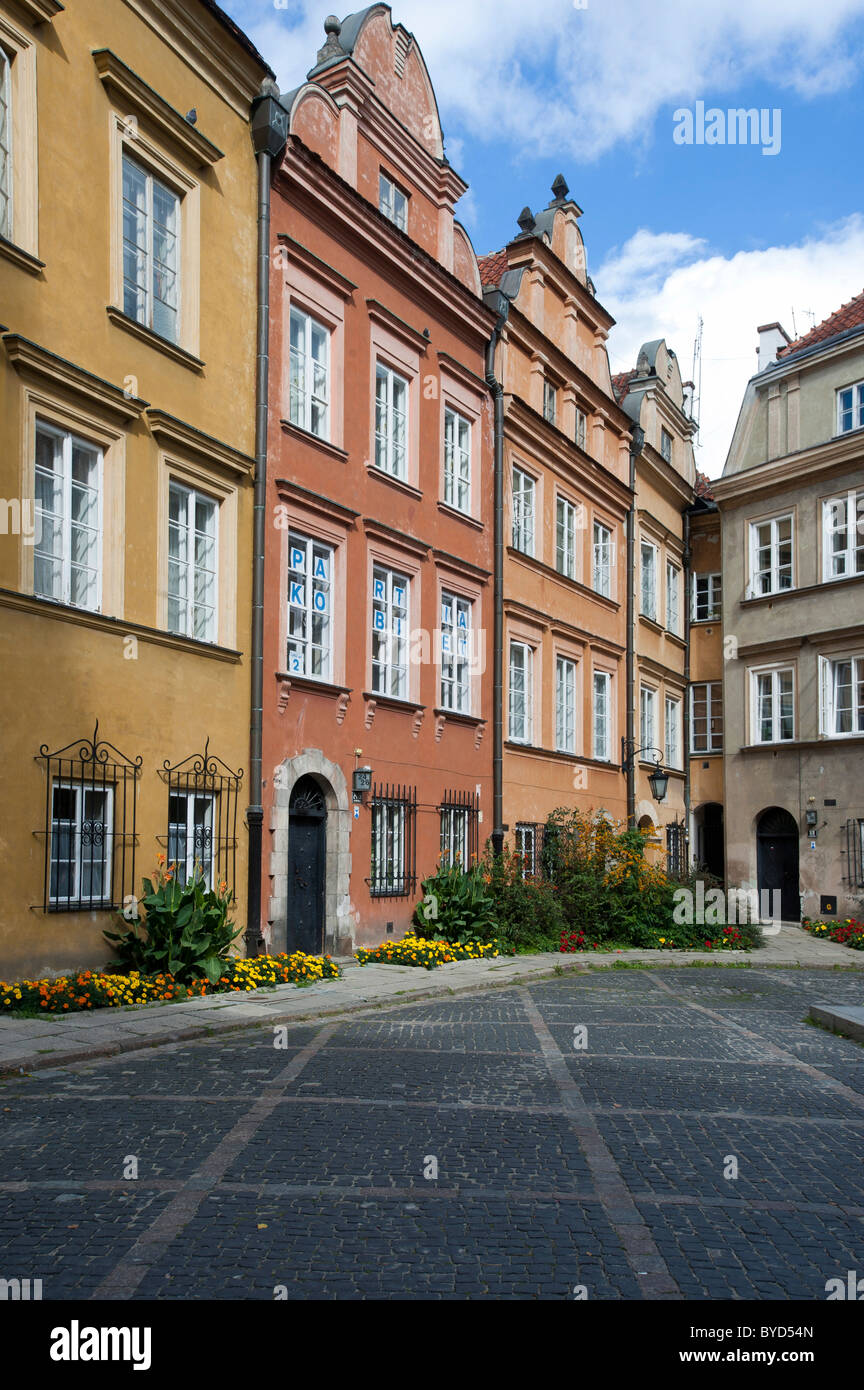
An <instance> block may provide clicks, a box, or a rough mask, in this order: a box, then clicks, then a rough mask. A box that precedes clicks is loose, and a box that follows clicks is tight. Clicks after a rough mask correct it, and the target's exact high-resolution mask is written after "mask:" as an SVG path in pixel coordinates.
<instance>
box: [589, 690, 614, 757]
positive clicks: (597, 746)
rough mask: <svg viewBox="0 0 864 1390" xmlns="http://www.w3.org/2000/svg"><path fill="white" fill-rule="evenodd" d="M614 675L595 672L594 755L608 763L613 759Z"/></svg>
mask: <svg viewBox="0 0 864 1390" xmlns="http://www.w3.org/2000/svg"><path fill="white" fill-rule="evenodd" d="M611 692H612V677H611V676H610V675H609V672H608V671H595V672H594V699H593V723H594V757H595V758H597V759H598V760H599V761H600V762H604V763H608V762H611V759H612V722H611V721H612V699H611Z"/></svg>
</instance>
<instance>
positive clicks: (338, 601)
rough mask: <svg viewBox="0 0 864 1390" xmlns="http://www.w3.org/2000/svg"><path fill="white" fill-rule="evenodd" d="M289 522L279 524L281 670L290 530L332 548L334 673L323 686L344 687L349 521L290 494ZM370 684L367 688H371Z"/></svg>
mask: <svg viewBox="0 0 864 1390" xmlns="http://www.w3.org/2000/svg"><path fill="white" fill-rule="evenodd" d="M281 505H282V506H283V508H284V512H285V518H286V524H285V525H284V526H280V554H279V662H280V665H279V666H278V668H277V669H278V670H280V671H281V670H283V669H284V666H285V655H286V652H287V650H288V602H287V596H288V570H289V565H288V559H289V556H288V545H289V536H290V533H291V531H298V532H299V533H300V534H301V535H304V536H309V537H310V538H311V539H312V540H314V541H320V543H321V544H322V545H329V546H330V547H331V548H332V550H333V574H332V577H331V587H330V607H331V611H330V621H331V667H332V668H331V672H330V680H329V681H324V682H322V684H324V685H338V686H344V685H345V680H346V650H347V634H346V626H345V615H346V611H347V602H348V600H347V594H348V530H349V524H348V523H347V522H346V523H341V522H339V521H335V520H333V521H331V520H329V519H328V518H326V517H323V516H321V515H320V514H319V513H318V512H316V511H313V510H312V509H311V508H309V507H304V506H303V504H302V502H299V501H295V500H294V499H293V498H291V497H289V496H288V495H287V494H286V495H282V496H281ZM303 679H304V680H311V681H314V680H315V677H314V676H304V677H303ZM369 688H371V687H367V689H369Z"/></svg>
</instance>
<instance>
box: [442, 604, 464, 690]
mask: <svg viewBox="0 0 864 1390" xmlns="http://www.w3.org/2000/svg"><path fill="white" fill-rule="evenodd" d="M471 607H472V604H471V600H470V599H467V598H461V597H460V596H459V595H458V594H448V593H446V592H445V593H442V595H441V707H442V709H450V710H454V711H455V712H456V713H457V714H470V713H471Z"/></svg>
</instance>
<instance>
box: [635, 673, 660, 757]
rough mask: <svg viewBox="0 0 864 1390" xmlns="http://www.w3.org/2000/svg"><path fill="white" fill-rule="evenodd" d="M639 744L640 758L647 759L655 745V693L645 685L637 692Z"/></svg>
mask: <svg viewBox="0 0 864 1390" xmlns="http://www.w3.org/2000/svg"><path fill="white" fill-rule="evenodd" d="M639 742H640V743H641V745H642V748H643V750H644V751H643V754H642V756H643V757H645V758H647V757H649V756H650V755H651V749H653V748H654V747H655V746H656V743H657V692H656V690H651V689H650V688H649V687H648V686H647V685H643V686H642V687H641V688H640V690H639Z"/></svg>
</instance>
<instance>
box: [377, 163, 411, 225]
mask: <svg viewBox="0 0 864 1390" xmlns="http://www.w3.org/2000/svg"><path fill="white" fill-rule="evenodd" d="M378 210H379V212H383V214H384V216H385V217H387V218H389V220H390V221H391V222H395V224H396V226H397V227H399V228H400V229H401V231H403V232H405V231H407V230H408V196H407V194H405V193H403V192H402V189H401V188H398V187H397V185H396V184H395V183H394V182H393V180H392V179H388V177H387V175H386V174H379V176H378Z"/></svg>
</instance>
